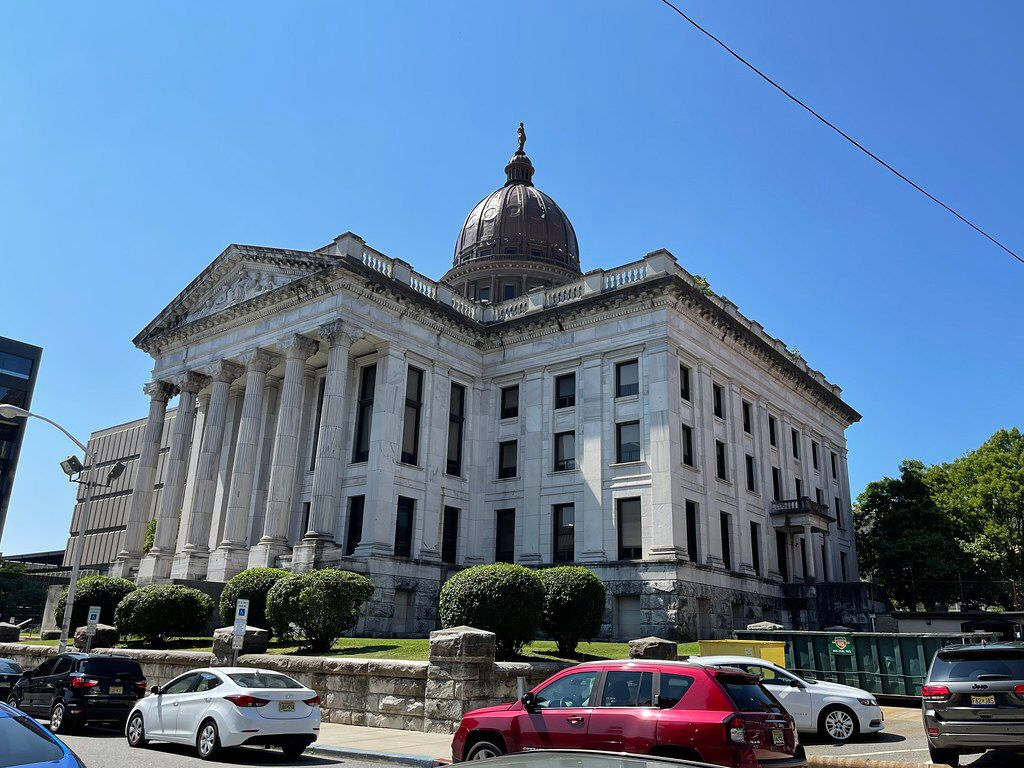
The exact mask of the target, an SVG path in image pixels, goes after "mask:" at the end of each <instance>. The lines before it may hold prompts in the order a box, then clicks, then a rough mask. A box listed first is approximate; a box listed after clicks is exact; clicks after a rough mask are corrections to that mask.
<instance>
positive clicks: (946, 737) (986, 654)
mask: <svg viewBox="0 0 1024 768" xmlns="http://www.w3.org/2000/svg"><path fill="white" fill-rule="evenodd" d="M921 706H922V709H923V716H924V728H925V732H926V733H927V735H928V751H929V752H930V753H931V758H932V762H933V763H945V764H947V765H953V766H956V765H959V764H960V755H962V754H970V753H974V752H985V751H986V750H989V749H1010V750H1024V643H998V644H989V645H954V646H950V647H948V648H943V649H942V650H941V651H939V652H938V653H936V654H935V658H934V659H933V660H932V666H931V669H929V670H928V678H927V680H925V683H924V685H922V686H921Z"/></svg>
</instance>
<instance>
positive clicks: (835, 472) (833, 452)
mask: <svg viewBox="0 0 1024 768" xmlns="http://www.w3.org/2000/svg"><path fill="white" fill-rule="evenodd" d="M831 454H832V455H831V459H832V479H833V480H835V479H837V476H838V472H837V470H836V454H835V451H832V452H831Z"/></svg>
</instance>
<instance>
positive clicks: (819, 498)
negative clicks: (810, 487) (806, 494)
mask: <svg viewBox="0 0 1024 768" xmlns="http://www.w3.org/2000/svg"><path fill="white" fill-rule="evenodd" d="M814 500H815V501H816V502H818V503H819V504H824V503H825V494H824V493H822V491H821V488H815V489H814Z"/></svg>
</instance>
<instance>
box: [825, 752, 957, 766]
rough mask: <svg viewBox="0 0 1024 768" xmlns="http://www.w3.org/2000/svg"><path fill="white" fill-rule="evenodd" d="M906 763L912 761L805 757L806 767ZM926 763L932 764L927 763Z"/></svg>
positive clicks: (896, 764) (902, 764)
mask: <svg viewBox="0 0 1024 768" xmlns="http://www.w3.org/2000/svg"><path fill="white" fill-rule="evenodd" d="M908 765H912V763H904V762H900V761H898V760H871V759H869V758H866V757H823V756H821V755H809V756H808V757H807V768H907V766H908ZM918 765H920V763H918ZM928 765H933V764H932V763H928ZM933 768H949V766H944V765H938V764H935V765H934V766H933Z"/></svg>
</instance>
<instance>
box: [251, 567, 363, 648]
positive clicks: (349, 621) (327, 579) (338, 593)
mask: <svg viewBox="0 0 1024 768" xmlns="http://www.w3.org/2000/svg"><path fill="white" fill-rule="evenodd" d="M373 591H374V585H373V582H372V581H370V580H369V579H368V578H366V577H365V576H362V575H360V574H358V573H353V572H352V571H339V570H336V569H334V568H322V569H320V570H317V571H313V572H312V573H304V574H301V575H290V576H286V577H284V578H283V579H280V580H279V581H278V582H277V583H276V584H274V586H273V587H272V588H271V590H270V593H269V594H268V595H267V616H268V618H269V619H270V623H271V625H272V626H273V627H274V631H275V633H277V634H278V636H279V637H283V636H285V635H287V634H291V633H292V632H293V631H294V632H295V633H296V634H298V636H299V637H300V638H301V639H303V640H305V643H306V645H307V646H308V647H309V648H310V649H312V650H314V651H327V650H330V648H331V646H332V645H334V641H335V640H337V639H338V638H339V637H341V635H342V634H343V633H344V632H345V631H346V630H349V629H351V628H352V627H354V626H355V625H356V622H357V621H358V620H359V616H360V612H359V611H360V608H362V605H363V603H365V602H366V601H367V600H369V599H370V598H371V597H372V596H373ZM293 628H294V630H293Z"/></svg>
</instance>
